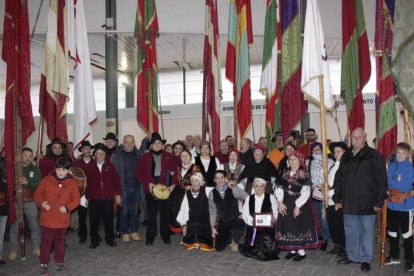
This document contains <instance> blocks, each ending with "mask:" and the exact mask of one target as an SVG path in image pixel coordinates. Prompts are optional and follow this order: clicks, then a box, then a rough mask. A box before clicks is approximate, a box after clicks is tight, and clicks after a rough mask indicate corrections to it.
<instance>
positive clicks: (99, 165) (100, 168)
mask: <svg viewBox="0 0 414 276" xmlns="http://www.w3.org/2000/svg"><path fill="white" fill-rule="evenodd" d="M96 165H98V169H99V171H100V172H102V165H103V163H102V164H99V163H96Z"/></svg>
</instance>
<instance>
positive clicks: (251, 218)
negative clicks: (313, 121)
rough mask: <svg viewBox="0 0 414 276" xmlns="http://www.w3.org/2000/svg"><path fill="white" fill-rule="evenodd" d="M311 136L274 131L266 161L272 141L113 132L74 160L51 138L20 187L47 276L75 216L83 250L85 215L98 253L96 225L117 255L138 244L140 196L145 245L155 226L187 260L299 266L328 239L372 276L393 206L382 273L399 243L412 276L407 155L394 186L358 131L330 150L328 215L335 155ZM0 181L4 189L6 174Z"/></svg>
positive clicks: (13, 237) (0, 217)
mask: <svg viewBox="0 0 414 276" xmlns="http://www.w3.org/2000/svg"><path fill="white" fill-rule="evenodd" d="M316 138H317V136H316V133H315V130H313V129H308V130H307V131H306V140H307V143H306V144H304V145H301V136H300V134H298V133H297V132H292V133H291V135H290V136H289V137H287V139H284V137H283V136H282V134H281V133H276V135H275V137H274V138H273V140H272V143H274V144H275V148H274V149H272V150H271V151H270V152H269V153H268V154H267V157H266V148H265V147H266V144H267V141H266V139H265V138H261V139H260V140H259V143H258V144H256V145H252V143H251V141H250V140H249V139H243V140H242V142H241V145H240V146H241V147H240V151H238V150H237V149H236V147H235V146H234V145H233V139H232V137H231V136H228V137H226V139H225V140H222V141H221V142H220V145H219V150H218V151H217V152H216V153H214V154H213V152H212V151H211V146H210V144H209V143H207V142H202V141H201V139H200V137H199V136H197V135H195V136H194V137H193V136H191V135H189V136H187V137H186V139H185V140H183V141H177V142H176V143H174V144H173V145H169V144H166V141H165V140H163V139H162V138H161V136H160V135H159V134H158V133H153V134H152V136H151V138H150V139H149V138H145V139H144V140H143V141H142V144H141V147H140V149H137V148H136V146H135V140H134V137H133V136H132V135H126V136H124V138H123V143H122V145H120V146H117V143H118V140H117V138H116V135H115V134H113V133H108V135H107V136H106V137H105V138H104V140H105V144H103V143H97V144H95V145H91V144H90V143H89V141H84V142H83V143H82V145H81V147H80V148H79V151H80V152H81V155H80V156H79V157H78V158H74V156H73V153H71V151H70V149H69V151H67V150H68V149H67V146H68V145H65V144H63V143H61V142H60V141H59V140H58V139H55V140H53V141H52V143H51V144H49V145H48V147H47V153H46V155H45V156H43V157H42V159H41V160H40V163H39V168H37V167H36V166H34V165H33V164H32V161H33V152H32V150H31V149H29V148H24V149H23V151H22V162H23V166H24V177H22V178H20V179H19V183H20V184H22V185H23V186H24V194H25V215H26V217H27V218H28V221H29V227H30V229H31V238H32V246H33V253H34V254H35V255H38V256H39V260H40V264H41V274H42V275H47V274H48V263H49V261H50V251H51V248H52V245H53V247H54V260H55V263H56V270H57V271H65V270H66V267H65V266H64V265H63V261H64V254H65V233H66V230H67V228H68V227H70V214H71V212H73V211H75V210H76V209H77V212H78V217H79V243H85V242H86V241H87V236H88V235H87V233H88V231H87V217H88V216H89V227H90V231H89V233H90V245H89V248H91V249H95V248H97V247H98V246H99V245H100V243H101V241H102V238H101V237H100V235H99V227H100V223H101V221H103V224H104V228H105V235H104V240H105V242H106V244H107V245H108V246H110V247H114V246H116V242H115V239H116V237H117V236H119V238H121V240H122V241H123V242H130V241H131V240H136V241H137V240H141V237H140V235H139V234H138V227H139V223H138V221H139V217H140V210H141V208H140V206H141V204H140V202H141V198H145V208H144V209H142V210H141V211H142V212H144V214H143V217H144V218H145V220H147V228H146V234H145V244H146V245H147V246H151V245H153V243H154V240H155V237H156V236H157V233H158V227H157V222H158V216H159V224H160V225H159V233H160V236H161V239H162V241H163V242H164V243H165V244H167V245H169V244H171V240H170V235H171V233H173V232H176V233H181V237H182V238H181V245H182V246H183V247H185V248H186V249H187V250H194V249H199V250H202V251H213V250H216V251H223V250H225V249H226V248H227V247H228V246H230V250H232V251H239V252H240V253H241V254H243V255H245V256H247V257H252V258H256V259H259V260H274V259H278V255H279V253H280V251H281V250H285V251H287V254H286V255H285V258H286V259H292V260H293V261H301V260H303V259H305V258H306V252H305V250H307V249H315V248H320V249H321V250H326V249H327V245H328V240H329V239H332V242H333V244H334V247H333V248H332V250H330V251H329V253H331V254H337V255H338V256H339V257H340V259H339V260H338V263H339V264H355V263H358V264H360V265H361V270H363V271H369V270H370V263H371V260H372V256H373V238H374V221H375V212H377V211H379V210H380V209H381V207H382V205H383V203H384V200H385V199H387V198H388V206H387V207H388V209H387V212H388V225H387V226H388V237H389V241H390V252H389V257H387V259H386V265H392V264H399V263H400V259H399V239H400V236H402V238H403V240H404V253H405V255H404V259H405V263H404V268H405V270H408V271H412V270H413V265H412V257H413V256H412V255H413V252H412V251H413V250H412V248H413V241H412V230H411V229H412V228H411V225H412V210H413V209H414V198H413V197H412V196H411V190H412V189H413V186H412V185H413V182H414V169H413V166H412V164H411V162H410V161H409V157H410V154H411V149H410V147H409V145H408V144H405V143H400V144H398V145H397V147H396V153H395V155H394V157H393V158H392V160H391V162H390V164H389V166H388V177H387V170H386V166H385V161H384V158H383V157H382V156H381V155H380V154H379V153H378V152H377V151H376V150H375V149H373V148H371V147H369V146H368V145H367V142H366V133H365V131H364V130H363V129H360V128H357V129H356V130H354V131H353V132H352V135H351V139H352V146H351V147H350V148H348V147H347V146H346V144H344V143H342V142H333V143H331V144H330V145H329V151H330V153H329V156H330V159H329V160H330V161H329V177H328V182H329V183H328V184H329V187H330V190H329V191H328V196H329V207H328V208H325V207H324V204H323V199H324V195H323V193H324V190H323V186H324V185H323V169H322V155H323V154H328V153H324V152H322V145H321V144H320V143H318V142H316ZM69 146H70V145H69ZM68 152H69V153H68ZM72 167H77V168H80V169H82V171H83V172H84V174H85V175H86V189H85V193H84V194H83V195H82V194H81V196H80V192H79V189H78V185H77V181H76V180H75V179H74V178H73V177H72V176H71V175H70V174H69V171H70V169H71V168H72ZM1 176H2V179H4V170H3V169H2V175H1ZM387 185H388V187H387ZM6 186H7V185H6V183H5V181H4V180H3V181H2V183H1V186H0V227H1V228H0V234H1V235H0V238H1V241H2V240H3V235H4V229H5V225H6V222H7V215H8V210H7V198H6V197H5V189H6ZM78 205H79V206H78ZM114 207H115V208H114ZM38 210H40V220H39V221H38V220H37V216H38ZM114 217H116V225H114ZM39 225H40V227H39ZM114 229H115V231H114ZM17 239H18V226H17V223H14V224H13V225H12V226H11V229H10V250H11V252H10V253H9V259H10V260H15V259H16V256H17ZM2 245H3V243H1V246H2ZM2 249H3V248H2V247H0V253H2ZM0 256H1V254H0ZM2 262H3V263H4V261H2Z"/></svg>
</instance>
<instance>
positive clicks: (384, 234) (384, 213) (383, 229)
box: [380, 200, 387, 268]
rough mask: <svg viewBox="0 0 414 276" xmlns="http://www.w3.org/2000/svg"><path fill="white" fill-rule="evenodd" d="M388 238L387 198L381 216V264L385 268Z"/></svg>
mask: <svg viewBox="0 0 414 276" xmlns="http://www.w3.org/2000/svg"><path fill="white" fill-rule="evenodd" d="M386 238H387V200H385V201H384V205H383V206H382V216H381V252H380V266H381V268H384V263H385V240H386Z"/></svg>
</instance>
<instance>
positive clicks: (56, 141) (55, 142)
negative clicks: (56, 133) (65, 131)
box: [47, 138, 66, 147]
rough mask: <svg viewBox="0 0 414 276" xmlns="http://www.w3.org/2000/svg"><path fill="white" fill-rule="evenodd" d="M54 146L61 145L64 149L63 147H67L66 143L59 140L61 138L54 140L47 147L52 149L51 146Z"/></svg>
mask: <svg viewBox="0 0 414 276" xmlns="http://www.w3.org/2000/svg"><path fill="white" fill-rule="evenodd" d="M53 145H61V146H62V147H63V146H66V144H65V143H62V141H60V139H59V138H54V139H53V140H52V141H51V142H50V144H48V145H47V147H51V146H53Z"/></svg>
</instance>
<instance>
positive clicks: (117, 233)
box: [115, 231, 121, 239]
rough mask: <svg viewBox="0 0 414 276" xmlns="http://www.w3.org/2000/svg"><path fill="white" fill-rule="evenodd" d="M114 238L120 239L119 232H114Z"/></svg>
mask: <svg viewBox="0 0 414 276" xmlns="http://www.w3.org/2000/svg"><path fill="white" fill-rule="evenodd" d="M115 238H117V239H120V238H121V232H119V231H118V232H116V234H115Z"/></svg>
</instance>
